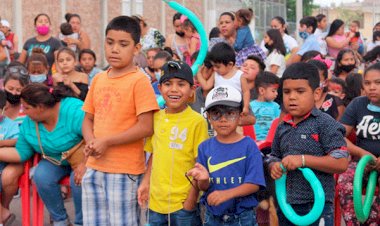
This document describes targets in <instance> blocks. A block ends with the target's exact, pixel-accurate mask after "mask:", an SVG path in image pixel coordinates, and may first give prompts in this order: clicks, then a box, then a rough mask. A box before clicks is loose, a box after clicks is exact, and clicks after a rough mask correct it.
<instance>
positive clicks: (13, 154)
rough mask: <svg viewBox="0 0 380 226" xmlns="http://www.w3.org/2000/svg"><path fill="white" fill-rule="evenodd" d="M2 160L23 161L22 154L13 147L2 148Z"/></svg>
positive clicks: (0, 151) (0, 156) (0, 149)
mask: <svg viewBox="0 0 380 226" xmlns="http://www.w3.org/2000/svg"><path fill="white" fill-rule="evenodd" d="M0 160H1V161H3V162H21V158H20V155H19V154H18V152H17V151H16V148H13V147H4V148H0Z"/></svg>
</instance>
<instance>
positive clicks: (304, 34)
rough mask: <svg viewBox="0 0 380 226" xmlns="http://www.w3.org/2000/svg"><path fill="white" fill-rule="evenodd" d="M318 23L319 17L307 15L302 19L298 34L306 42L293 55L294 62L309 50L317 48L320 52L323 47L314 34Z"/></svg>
mask: <svg viewBox="0 0 380 226" xmlns="http://www.w3.org/2000/svg"><path fill="white" fill-rule="evenodd" d="M317 24H318V22H317V19H316V18H315V17H313V16H305V17H304V18H302V19H301V20H300V23H299V28H298V31H299V33H298V34H299V36H300V37H301V38H302V39H303V40H304V43H303V44H302V46H301V48H300V50H298V52H297V54H296V55H295V56H293V58H292V62H293V63H296V62H299V61H300V60H301V57H302V56H303V54H304V53H306V52H308V51H311V50H315V51H318V52H320V50H321V47H320V46H319V43H318V40H317V37H316V36H315V35H314V32H315V29H317V26H318V25H317Z"/></svg>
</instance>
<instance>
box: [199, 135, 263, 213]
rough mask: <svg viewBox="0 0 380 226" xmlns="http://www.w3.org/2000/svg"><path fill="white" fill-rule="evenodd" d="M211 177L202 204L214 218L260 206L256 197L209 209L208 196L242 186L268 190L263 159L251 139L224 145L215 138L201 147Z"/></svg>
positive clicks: (201, 154)
mask: <svg viewBox="0 0 380 226" xmlns="http://www.w3.org/2000/svg"><path fill="white" fill-rule="evenodd" d="M197 162H199V163H200V164H202V165H203V166H204V167H206V169H207V171H208V172H209V174H210V187H209V188H208V190H207V191H206V192H205V193H204V194H203V196H202V198H201V202H202V203H203V204H204V205H205V206H206V208H207V210H208V211H209V212H211V213H212V214H213V215H215V216H222V215H225V214H227V215H233V214H240V213H242V212H243V211H244V210H252V209H253V208H254V207H255V206H257V203H258V202H257V199H256V195H255V194H251V195H248V196H245V197H239V198H234V199H230V200H228V201H226V202H224V203H222V204H220V205H218V206H209V205H208V204H207V196H208V195H209V194H210V193H212V192H213V191H217V190H219V191H220V190H227V189H231V188H235V187H238V186H240V185H242V184H247V183H248V184H256V185H259V186H260V187H261V188H263V187H265V179H264V171H263V163H262V157H261V153H260V151H259V149H258V148H257V145H256V143H255V142H254V141H253V140H252V139H251V138H249V137H245V138H243V139H242V140H240V141H238V142H236V143H231V144H224V143H220V142H219V141H218V140H217V139H216V138H215V137H214V138H210V139H208V140H206V141H204V142H203V143H201V144H200V145H199V148H198V160H197Z"/></svg>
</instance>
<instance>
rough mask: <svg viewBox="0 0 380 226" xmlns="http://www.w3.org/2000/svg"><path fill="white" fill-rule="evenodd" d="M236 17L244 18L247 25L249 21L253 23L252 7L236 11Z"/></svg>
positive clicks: (244, 23)
mask: <svg viewBox="0 0 380 226" xmlns="http://www.w3.org/2000/svg"><path fill="white" fill-rule="evenodd" d="M236 17H239V18H240V19H241V20H242V22H243V26H247V25H248V24H249V23H251V20H252V17H253V10H252V9H251V8H248V9H239V10H238V11H237V12H236Z"/></svg>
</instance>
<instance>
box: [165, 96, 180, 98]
mask: <svg viewBox="0 0 380 226" xmlns="http://www.w3.org/2000/svg"><path fill="white" fill-rule="evenodd" d="M168 97H169V98H171V99H179V98H180V97H179V96H168Z"/></svg>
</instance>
